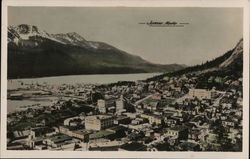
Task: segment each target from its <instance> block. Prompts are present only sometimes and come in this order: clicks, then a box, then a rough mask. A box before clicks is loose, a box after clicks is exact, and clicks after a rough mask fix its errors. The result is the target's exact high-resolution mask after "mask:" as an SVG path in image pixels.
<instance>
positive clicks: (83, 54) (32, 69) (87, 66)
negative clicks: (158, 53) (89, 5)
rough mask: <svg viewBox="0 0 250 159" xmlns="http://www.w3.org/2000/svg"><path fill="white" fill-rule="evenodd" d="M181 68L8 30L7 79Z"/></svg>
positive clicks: (25, 28) (78, 41)
mask: <svg viewBox="0 0 250 159" xmlns="http://www.w3.org/2000/svg"><path fill="white" fill-rule="evenodd" d="M182 68H184V67H183V65H178V64H170V65H157V64H153V63H150V62H148V61H146V60H143V59H142V58H141V57H139V56H134V55H131V54H128V53H126V52H124V51H122V50H119V49H117V48H115V47H113V46H111V45H108V44H106V43H103V42H94V41H87V40H85V39H84V38H83V37H81V36H80V35H79V34H77V33H74V32H73V33H66V34H49V33H47V32H46V31H43V30H41V29H39V28H38V27H36V26H31V25H27V24H22V25H19V26H9V27H8V78H27V77H42V76H57V75H75V74H115V73H119V74H120V73H145V72H169V71H175V70H179V69H182Z"/></svg>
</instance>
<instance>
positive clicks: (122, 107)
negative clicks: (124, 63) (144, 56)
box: [7, 73, 243, 151]
mask: <svg viewBox="0 0 250 159" xmlns="http://www.w3.org/2000/svg"><path fill="white" fill-rule="evenodd" d="M198 76H200V75H197V74H192V73H190V74H183V75H181V76H176V77H171V76H169V77H168V76H165V77H164V78H163V79H161V80H158V81H137V82H118V83H115V84H110V85H92V84H79V85H59V86H51V85H47V84H43V85H41V84H26V85H25V87H24V88H20V89H17V90H9V91H8V98H9V99H10V100H22V99H24V98H36V97H41V96H43V97H51V96H56V97H60V98H59V100H57V101H56V102H54V103H52V104H51V105H50V106H27V108H26V109H25V110H23V111H19V112H14V113H9V114H8V127H7V128H8V135H7V136H8V143H7V144H8V146H7V147H8V149H9V150H74V151H241V149H242V110H243V108H242V106H243V104H242V97H243V94H242V78H238V79H234V80H233V79H232V78H231V77H220V76H217V77H214V76H211V77H210V78H209V79H207V81H203V82H206V83H210V84H213V83H216V84H219V85H223V86H224V87H223V89H217V88H216V87H212V89H207V88H196V86H197V82H198V81H197V79H198ZM20 92H22V93H20Z"/></svg>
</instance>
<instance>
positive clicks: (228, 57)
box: [148, 39, 243, 81]
mask: <svg viewBox="0 0 250 159" xmlns="http://www.w3.org/2000/svg"><path fill="white" fill-rule="evenodd" d="M242 73H243V39H241V40H240V41H239V42H238V43H237V44H236V46H235V47H234V48H233V49H232V50H229V51H228V52H226V53H225V54H223V55H222V56H220V57H217V58H215V59H214V60H211V61H207V62H206V63H204V64H201V65H196V66H192V67H187V68H185V69H182V70H179V71H174V72H170V73H165V74H162V75H159V76H155V77H152V78H149V79H148V80H149V81H151V80H161V79H163V78H164V77H165V76H180V75H183V74H194V75H197V76H200V77H201V76H203V77H204V78H205V77H208V76H221V77H225V76H230V78H233V79H237V78H240V77H242Z"/></svg>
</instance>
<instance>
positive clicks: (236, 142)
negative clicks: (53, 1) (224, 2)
mask: <svg viewBox="0 0 250 159" xmlns="http://www.w3.org/2000/svg"><path fill="white" fill-rule="evenodd" d="M6 8H7V16H6V21H7V23H6V24H5V26H3V25H2V27H5V30H6V33H4V34H2V35H6V37H5V38H6V39H7V40H6V42H5V44H6V46H5V47H6V54H5V56H6V58H1V60H2V67H3V66H4V67H5V68H2V73H3V74H4V73H5V75H3V76H2V77H1V78H2V86H3V85H5V88H6V89H3V90H2V92H1V116H5V117H4V118H2V117H1V122H2V124H1V128H3V129H5V130H4V131H2V130H1V133H4V135H3V134H1V139H3V138H4V139H3V140H4V142H1V143H2V144H5V145H6V146H5V147H6V150H4V151H7V152H8V151H9V152H16V153H18V152H24V153H26V152H28V153H32V152H33V153H36V152H38V153H40V152H46V153H48V154H49V153H50V152H53V151H56V152H57V153H59V154H60V152H70V153H72V154H74V153H78V154H79V153H83V154H84V153H85V152H92V153H95V152H96V151H98V152H99V153H101V152H103V153H105V152H112V153H114V154H116V153H125V152H128V153H129V152H131V151H132V152H135V153H136V152H142V153H143V152H145V153H146V152H147V153H149V152H150V154H152V155H153V154H154V153H155V154H158V153H162V152H164V153H165V154H168V153H172V152H175V153H182V152H192V153H193V155H195V153H196V152H197V153H198V152H202V153H203V152H208V153H225V154H226V153H233V152H235V153H243V150H244V146H245V145H244V144H243V142H244V140H248V136H247V135H246V134H245V135H244V131H243V130H244V129H247V131H248V129H249V127H248V123H245V122H246V121H248V119H246V117H247V118H249V117H248V113H249V112H248V111H249V110H248V107H249V102H248V99H245V95H249V92H248V88H247V89H245V88H244V87H246V86H247V87H249V86H248V85H249V81H248V82H244V81H245V80H248V78H249V77H248V73H247V74H244V73H246V72H244V71H245V70H246V69H247V70H248V68H246V66H247V67H249V60H245V58H246V57H248V55H245V54H246V53H247V54H249V51H248V50H247V52H246V50H245V49H244V48H245V46H244V45H245V40H249V39H248V38H247V39H245V37H246V36H245V33H246V32H245V31H246V30H245V29H244V14H245V9H244V7H178V6H176V7H173V6H171V7H168V6H161V7H140V6H138V7H137V6H133V7H131V6H125V7H123V6H117V7H114V6H104V7H101V6H54V5H53V6H48V5H47V6H36V5H35V6H19V5H18V6H14V5H10V6H7V7H6ZM2 57H3V56H2ZM4 60H6V61H5V62H3V61H4ZM4 71H5V72H4ZM248 72H249V71H248ZM4 80H5V81H6V82H3V81H4ZM243 86H244V87H243ZM2 88H3V87H2ZM244 90H245V91H244ZM246 90H247V91H246ZM245 93H246V94H245ZM243 97H244V98H243ZM3 99H4V102H3V101H2V100H3ZM3 107H4V108H3ZM246 107H247V108H246ZM245 111H247V112H245ZM244 113H245V114H246V115H247V116H244V117H243V114H244ZM243 119H244V120H243ZM244 121H245V122H244ZM3 123H4V124H3ZM246 124H247V125H246ZM3 125H4V126H3ZM245 131H246V130H245ZM1 151H2V149H1ZM165 157H167V155H165ZM191 157H192V156H191ZM193 157H194V156H193Z"/></svg>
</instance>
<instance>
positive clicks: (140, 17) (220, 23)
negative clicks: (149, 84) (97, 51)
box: [8, 7, 243, 65]
mask: <svg viewBox="0 0 250 159" xmlns="http://www.w3.org/2000/svg"><path fill="white" fill-rule="evenodd" d="M8 14H9V15H8V23H9V24H10V25H18V24H32V25H36V26H38V27H39V28H40V29H43V30H45V31H47V32H48V33H51V34H55V33H67V32H77V33H79V34H80V35H82V36H83V37H84V38H85V39H86V40H89V41H101V42H105V43H108V44H110V45H113V46H115V47H117V48H119V49H121V50H124V51H126V52H128V53H130V54H134V55H138V56H141V57H142V58H143V59H145V60H148V61H150V62H153V63H159V64H172V63H178V64H186V65H194V64H199V63H201V62H203V61H206V60H211V59H213V58H215V57H218V56H220V55H222V54H224V53H225V52H226V51H228V50H230V49H232V48H233V47H234V46H235V45H236V43H237V42H238V41H239V40H240V39H241V38H242V37H243V10H242V9H241V8H166V7H164V8H126V7H120V8H103V7H99V8H95V7H9V8H8ZM150 20H154V21H176V22H187V23H189V25H186V26H185V27H149V26H147V25H141V24H138V23H140V22H148V21H150Z"/></svg>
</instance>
